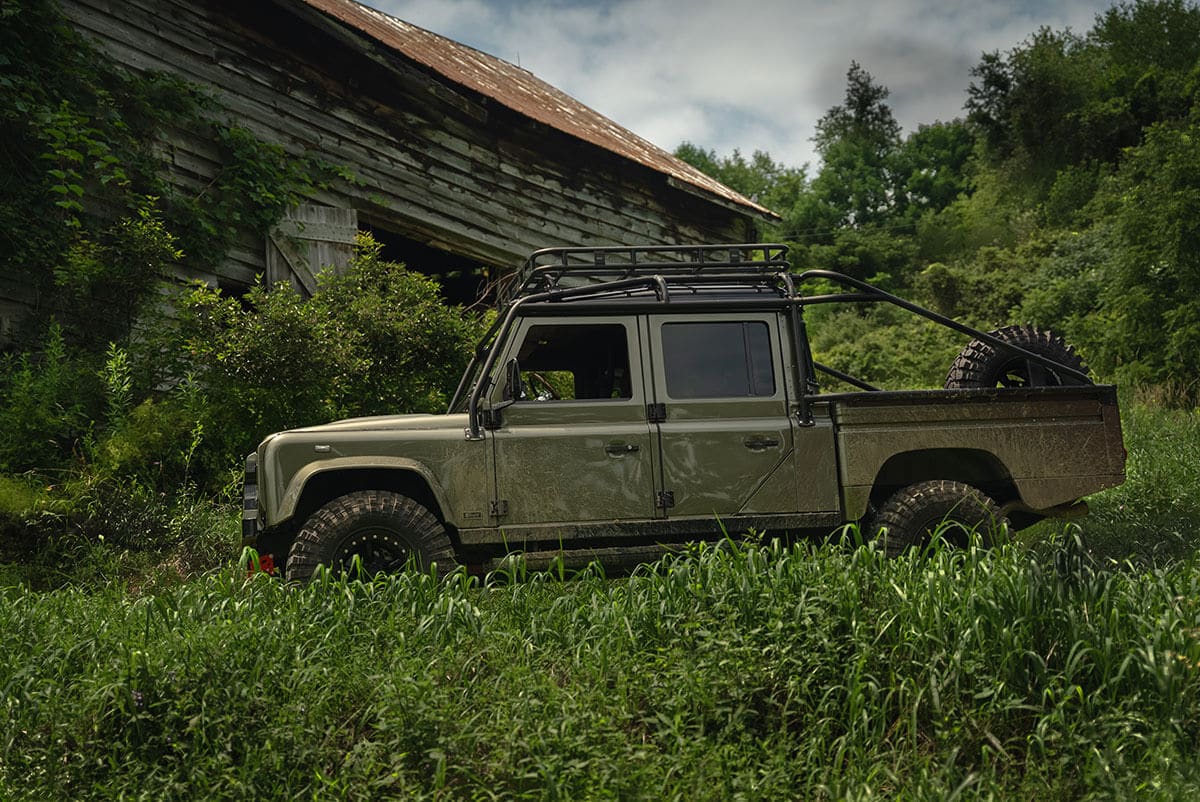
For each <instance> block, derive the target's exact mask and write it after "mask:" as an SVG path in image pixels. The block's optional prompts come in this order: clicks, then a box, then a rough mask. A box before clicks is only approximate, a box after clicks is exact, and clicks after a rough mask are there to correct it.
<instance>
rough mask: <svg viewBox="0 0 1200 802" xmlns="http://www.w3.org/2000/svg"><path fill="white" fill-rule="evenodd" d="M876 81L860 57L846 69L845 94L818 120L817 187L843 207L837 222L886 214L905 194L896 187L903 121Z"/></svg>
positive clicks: (815, 139)
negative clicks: (820, 164) (819, 157)
mask: <svg viewBox="0 0 1200 802" xmlns="http://www.w3.org/2000/svg"><path fill="white" fill-rule="evenodd" d="M888 94H889V92H888V89H887V87H884V86H881V85H878V84H876V83H875V81H874V79H872V77H871V74H870V73H868V72H867V71H866V70H864V69H863V68H862V66H861V65H860V64H859V63H858V62H857V61H852V62H850V69H849V70H848V71H847V72H846V97H845V100H844V102H843V103H842V105H839V106H834V107H833V108H831V109H829V111H827V112H826V113H825V116H824V117H822V118H821V119H820V120H819V121H818V122H817V132H816V135H815V136H814V137H813V142H814V143H815V144H816V146H817V152H818V153H819V154H820V155H821V158H822V162H823V163H822V167H821V172H820V173H819V174H818V175H817V178H816V179H815V180H814V181H813V190H814V191H815V192H816V194H817V195H818V196H819V197H820V198H821V199H822V201H823V202H824V203H825V204H827V205H828V206H829V207H832V208H834V209H837V210H838V211H839V213H840V215H839V219H838V220H837V221H836V222H837V223H838V224H839V225H854V226H862V225H869V224H871V223H878V222H882V221H884V220H886V219H887V218H888V217H890V216H891V215H892V214H893V213H894V212H895V211H896V206H897V203H898V202H900V201H902V198H901V197H900V196H899V195H898V194H897V192H896V189H897V187H896V183H897V176H896V163H895V160H896V155H897V153H898V151H899V148H900V124H899V123H898V122H896V118H895V116H894V115H893V114H892V110H891V108H890V107H889V106H888V105H887V103H886V102H885V101H886V100H887V97H888Z"/></svg>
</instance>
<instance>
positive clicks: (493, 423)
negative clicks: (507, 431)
mask: <svg viewBox="0 0 1200 802" xmlns="http://www.w3.org/2000/svg"><path fill="white" fill-rule="evenodd" d="M481 417H482V422H483V428H485V429H487V430H488V431H491V432H494V431H496V430H497V429H499V428H500V426H501V423H500V410H498V409H485V410H483V412H482V415H481Z"/></svg>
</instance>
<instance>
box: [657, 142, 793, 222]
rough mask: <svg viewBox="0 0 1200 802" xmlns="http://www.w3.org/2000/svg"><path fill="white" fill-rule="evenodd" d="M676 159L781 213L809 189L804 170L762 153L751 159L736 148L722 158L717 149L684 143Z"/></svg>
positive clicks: (758, 152) (764, 152)
mask: <svg viewBox="0 0 1200 802" xmlns="http://www.w3.org/2000/svg"><path fill="white" fill-rule="evenodd" d="M675 156H676V157H678V158H680V159H683V160H684V161H685V162H687V163H688V164H690V165H692V166H693V167H695V168H696V169H698V170H700V171H701V172H702V173H704V174H705V175H709V176H712V177H713V178H715V179H717V180H718V181H720V182H721V183H722V184H724V185H725V186H727V187H729V188H730V189H732V190H735V191H736V192H739V193H741V194H742V195H745V196H746V197H747V198H749V199H750V200H752V201H754V202H756V203H761V204H762V205H763V206H766V207H767V208H768V209H771V210H772V211H775V212H778V213H780V214H784V213H785V212H786V211H787V210H789V209H791V208H792V207H793V206H794V205H795V204H796V201H797V199H798V197H799V196H800V194H801V193H803V192H804V191H805V190H806V188H807V176H806V173H805V169H804V168H803V167H786V166H784V165H783V163H782V162H777V161H775V160H774V159H773V158H771V154H769V153H767V152H766V151H762V150H756V151H754V153H753V154H752V155H751V156H750V158H749V159H747V158H746V157H745V156H743V155H742V152H741V151H740V150H738V149H737V148H734V150H733V153H731V154H730V155H728V156H720V157H719V156H717V153H716V151H714V150H705V149H704V148H702V147H700V146H698V145H694V144H692V143H691V142H684V143H682V144H680V145H679V147H677V148H675Z"/></svg>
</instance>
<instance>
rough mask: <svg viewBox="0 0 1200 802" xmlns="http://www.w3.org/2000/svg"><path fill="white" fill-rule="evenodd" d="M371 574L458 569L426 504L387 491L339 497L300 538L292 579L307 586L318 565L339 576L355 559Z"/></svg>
mask: <svg viewBox="0 0 1200 802" xmlns="http://www.w3.org/2000/svg"><path fill="white" fill-rule="evenodd" d="M355 556H358V557H359V558H360V559H361V561H362V567H363V570H364V571H365V572H366V573H367V574H368V575H370V576H373V575H375V574H379V573H394V572H397V571H402V570H404V569H405V568H406V567H408V566H409V565H411V566H413V567H414V568H416V569H418V570H421V571H428V570H429V568H430V566H432V565H433V564H434V563H437V566H438V574H439V575H442V576H444V575H445V574H447V573H449V572H450V571H452V570H453V569H454V567H455V566H456V565H457V563H456V562H455V559H454V548H453V547H452V546H451V544H450V538H448V537H447V536H446V528H445V527H444V526H442V524H441V522H440V521H438V519H437V518H436V517H434V515H433V513H431V512H430V511H429V510H427V509H425V507H423V506H422V505H420V504H418V503H417V502H415V501H413V500H412V499H410V498H408V497H407V496H402V495H400V494H399V493H392V492H390V491H387V490H362V491H359V492H356V493H347V494H346V495H344V496H340V497H338V498H335V499H334V500H333V501H330V502H329V503H328V504H326V505H325V506H324V507H321V509H319V510H317V511H316V512H315V513H313V515H312V517H310V518H309V519H308V520H307V521H306V522H305V523H304V527H303V528H302V529H301V530H300V534H298V535H297V536H296V540H295V542H294V543H293V544H292V549H291V553H290V554H289V555H288V561H287V579H288V581H290V582H307V581H308V580H309V579H311V578H312V575H313V572H314V571H315V570H316V568H317V566H318V565H327V566H329V568H330V570H331V571H333V572H334V573H345V572H348V571H349V570H350V569H351V566H352V564H353V561H354V557H355Z"/></svg>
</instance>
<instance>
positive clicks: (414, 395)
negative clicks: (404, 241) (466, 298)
mask: <svg viewBox="0 0 1200 802" xmlns="http://www.w3.org/2000/svg"><path fill="white" fill-rule="evenodd" d="M318 284H319V287H320V290H319V292H317V293H316V294H315V295H314V296H313V297H311V298H308V299H304V298H302V297H301V296H300V295H299V294H298V293H297V292H296V291H295V290H293V289H292V288H291V287H290V286H289V285H281V286H278V287H276V288H274V289H271V290H267V289H265V288H264V287H263V286H261V285H260V286H257V287H255V288H254V289H252V290H251V291H250V293H248V294H247V295H246V296H245V297H243V298H241V299H236V298H230V297H227V296H225V295H223V294H222V293H220V292H219V291H217V290H214V289H211V288H209V287H205V286H203V285H197V286H194V287H192V288H191V290H190V291H188V292H186V293H183V294H181V295H179V296H178V297H177V299H176V301H175V308H174V312H173V319H172V321H171V322H170V323H169V324H163V326H162V327H161V328H160V329H159V330H158V332H157V334H155V335H154V336H151V337H149V338H148V340H147V342H146V343H145V344H144V345H143V346H142V347H141V348H140V349H139V357H138V359H137V360H136V361H137V363H138V372H139V375H140V376H141V379H140V381H141V384H142V385H143V386H145V387H147V388H151V387H155V386H159V385H161V384H162V382H164V381H168V380H170V378H171V377H179V376H186V377H188V379H187V381H186V382H185V383H184V384H183V385H181V386H180V388H178V389H177V391H176V392H175V393H174V394H173V395H172V397H171V399H168V401H167V402H166V403H165V404H164V407H163V410H162V411H161V412H159V413H158V414H159V416H160V417H161V416H162V415H170V414H173V413H172V412H171V411H172V410H173V409H175V408H176V407H177V404H178V398H179V397H180V393H181V391H182V390H183V389H185V388H190V390H191V391H192V392H194V393H195V394H196V396H197V400H193V401H191V402H189V403H188V404H185V405H184V406H185V407H186V408H187V409H189V410H191V411H190V412H189V413H188V414H185V415H182V416H180V417H178V419H177V420H178V423H183V422H184V421H187V420H189V419H194V420H196V421H199V422H200V423H201V424H202V428H203V433H204V441H205V445H204V447H203V448H202V449H201V450H200V454H199V462H200V465H199V466H194V467H198V468H199V469H200V470H201V473H202V475H203V476H205V477H208V478H207V480H206V481H212V480H213V478H214V477H216V476H219V475H220V474H221V472H222V471H223V470H224V468H225V466H228V465H231V464H233V463H234V461H236V460H238V459H239V458H240V456H241V455H243V454H245V453H246V452H248V451H249V450H251V449H252V448H253V447H254V446H255V445H257V443H258V441H259V440H261V439H262V438H263V437H264V436H266V435H267V434H269V433H271V432H275V431H279V430H282V429H287V428H295V427H297V426H304V425H312V424H316V423H324V422H326V421H329V420H334V419H337V418H343V417H350V416H359V415H379V414H389V413H397V412H440V411H443V410H444V409H445V407H446V404H447V402H448V401H449V397H450V395H449V394H450V393H451V392H452V391H453V389H454V386H455V384H456V382H457V380H458V378H459V376H460V374H461V372H462V369H463V367H464V366H465V363H466V359H467V356H468V355H469V353H470V348H471V346H472V345H473V344H474V342H475V340H476V339H478V337H479V336H480V334H481V331H480V328H479V325H478V323H477V321H476V320H475V319H474V318H470V317H464V315H463V314H462V312H461V311H460V310H458V309H454V308H450V307H447V306H446V305H445V304H444V303H443V301H442V299H441V295H440V291H439V288H438V285H437V283H436V282H435V281H434V280H432V279H430V278H428V277H426V276H423V275H421V274H419V273H415V272H410V271H408V270H406V269H405V268H404V267H403V266H402V265H398V264H395V263H391V262H386V261H383V260H382V259H381V257H380V246H379V245H378V244H377V243H375V242H374V241H372V240H371V239H370V238H369V237H367V236H365V235H364V236H362V237H360V239H359V247H358V251H357V255H356V256H355V258H354V259H353V260H352V262H351V264H350V265H349V267H348V268H347V270H346V272H345V273H344V274H341V275H337V274H334V273H332V272H326V273H323V274H322V275H321V276H320V277H319V278H318ZM172 399H174V400H172ZM199 399H202V400H199ZM192 415H195V416H196V417H194V418H192ZM166 428H167V429H168V430H170V431H173V432H175V434H176V435H178V434H179V433H181V432H182V431H183V429H181V428H179V426H178V425H177V424H176V425H169V426H167V427H166ZM145 451H146V453H153V451H154V449H152V448H147V449H145Z"/></svg>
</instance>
